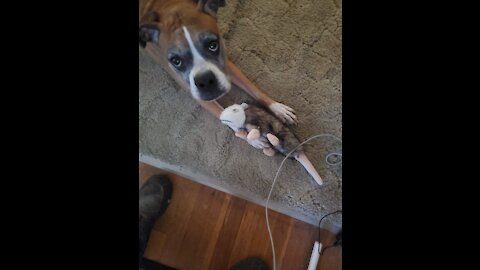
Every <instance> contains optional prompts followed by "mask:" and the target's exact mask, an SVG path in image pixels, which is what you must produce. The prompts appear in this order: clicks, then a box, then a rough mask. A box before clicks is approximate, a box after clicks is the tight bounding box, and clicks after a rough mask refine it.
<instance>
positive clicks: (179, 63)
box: [170, 56, 182, 68]
mask: <svg viewBox="0 0 480 270" xmlns="http://www.w3.org/2000/svg"><path fill="white" fill-rule="evenodd" d="M170 63H172V65H174V66H175V67H177V68H179V67H180V66H182V59H180V57H177V56H175V57H172V58H171V59H170Z"/></svg>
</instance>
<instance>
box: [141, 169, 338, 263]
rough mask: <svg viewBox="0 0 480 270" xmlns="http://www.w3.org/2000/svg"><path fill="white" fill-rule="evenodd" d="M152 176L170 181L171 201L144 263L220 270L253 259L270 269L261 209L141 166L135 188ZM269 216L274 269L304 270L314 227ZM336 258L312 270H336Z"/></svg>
mask: <svg viewBox="0 0 480 270" xmlns="http://www.w3.org/2000/svg"><path fill="white" fill-rule="evenodd" d="M157 173H163V174H167V175H169V176H170V177H171V179H172V182H173V186H174V188H173V196H172V201H171V204H170V206H169V207H168V209H167V211H166V212H165V214H164V215H163V216H162V217H161V218H159V220H157V222H156V224H155V226H154V230H153V231H152V232H151V234H150V240H149V242H148V245H147V249H146V251H145V257H146V258H148V259H150V260H153V261H157V262H159V263H162V264H164V265H168V266H171V267H175V268H177V269H185V270H196V269H213V270H217V269H218V270H225V269H228V268H229V267H231V266H232V265H234V264H235V263H237V262H238V261H240V260H241V259H245V258H247V257H250V256H257V257H260V258H262V259H263V260H265V261H266V262H267V263H268V264H269V266H270V267H272V255H271V253H272V252H271V247H270V239H269V237H268V232H267V228H266V223H265V212H264V211H265V209H264V207H263V206H260V205H256V204H254V203H251V202H248V201H245V200H243V199H240V198H237V197H234V196H232V195H229V194H225V193H223V192H221V191H217V190H215V189H212V188H210V187H207V186H203V185H200V184H198V183H196V182H193V181H190V180H188V179H185V178H183V177H180V176H177V175H174V174H171V173H166V172H164V171H162V170H159V169H156V168H154V167H151V166H149V165H146V164H143V163H140V164H139V186H141V185H142V184H143V183H144V182H145V181H146V180H147V179H148V177H150V176H151V175H153V174H157ZM269 217H270V219H269V220H270V225H271V228H272V233H273V237H274V241H275V250H276V253H277V254H276V255H277V269H278V270H281V269H284V270H290V269H292V270H295V269H299V270H304V269H306V268H307V266H308V263H309V259H310V255H311V251H312V247H313V243H314V241H317V240H318V227H316V226H312V225H310V224H306V223H304V222H302V221H299V220H296V219H293V218H291V217H288V216H286V215H283V214H280V213H278V212H275V211H269ZM321 239H322V243H323V244H324V246H328V245H330V244H332V243H333V242H334V241H335V235H334V234H332V233H330V232H328V231H324V230H321ZM341 258H342V254H341V248H339V247H338V248H331V249H329V250H327V251H326V252H325V254H324V255H323V256H322V257H321V258H320V260H319V264H318V267H317V269H321V270H339V269H341V267H342V263H341Z"/></svg>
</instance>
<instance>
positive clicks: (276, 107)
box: [269, 102, 297, 125]
mask: <svg viewBox="0 0 480 270" xmlns="http://www.w3.org/2000/svg"><path fill="white" fill-rule="evenodd" d="M269 109H270V111H272V112H273V113H274V114H275V115H276V116H277V117H278V118H279V119H280V120H282V122H283V123H287V124H289V125H291V124H296V123H297V116H296V115H295V111H294V110H293V109H292V108H290V107H288V106H287V105H283V104H282V103H278V102H274V103H272V104H271V105H270V106H269Z"/></svg>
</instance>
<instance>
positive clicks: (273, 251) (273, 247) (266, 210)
mask: <svg viewBox="0 0 480 270" xmlns="http://www.w3.org/2000/svg"><path fill="white" fill-rule="evenodd" d="M321 137H330V138H334V139H336V140H337V141H339V142H340V143H342V140H341V139H340V138H338V137H336V136H334V135H331V134H318V135H315V136H312V137H310V138H308V139H307V140H306V141H304V142H302V143H301V144H299V145H298V146H297V147H295V148H294V149H293V150H292V151H290V153H288V155H286V156H285V158H284V159H283V160H282V163H280V167H278V170H277V173H276V174H275V178H273V183H272V187H271V188H270V192H269V193H268V197H267V202H266V203H265V219H266V221H267V230H268V235H269V236H270V244H271V245H272V256H273V257H272V258H273V270H276V269H277V268H276V259H275V245H274V244H273V236H272V230H271V229H270V223H269V222H268V202H269V201H270V197H271V196H272V192H273V188H274V186H275V182H276V181H277V178H278V175H279V174H280V170H281V169H282V167H283V163H285V161H286V160H287V159H288V158H289V157H290V155H291V154H292V153H293V152H295V151H296V150H297V149H298V148H299V147H300V146H302V145H304V144H306V143H308V142H309V141H311V140H313V139H316V138H321ZM332 156H339V157H341V156H342V154H341V153H330V154H328V155H327V156H326V157H325V162H326V163H327V164H328V165H331V166H334V165H339V164H341V163H342V161H341V160H340V161H338V162H330V161H329V158H330V157H332Z"/></svg>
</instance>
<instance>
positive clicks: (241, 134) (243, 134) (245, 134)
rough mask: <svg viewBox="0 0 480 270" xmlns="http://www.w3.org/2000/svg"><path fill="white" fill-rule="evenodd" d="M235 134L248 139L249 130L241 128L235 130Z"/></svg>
mask: <svg viewBox="0 0 480 270" xmlns="http://www.w3.org/2000/svg"><path fill="white" fill-rule="evenodd" d="M235 136H237V137H239V138H242V139H244V140H246V139H247V132H246V131H245V130H240V131H238V132H235Z"/></svg>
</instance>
